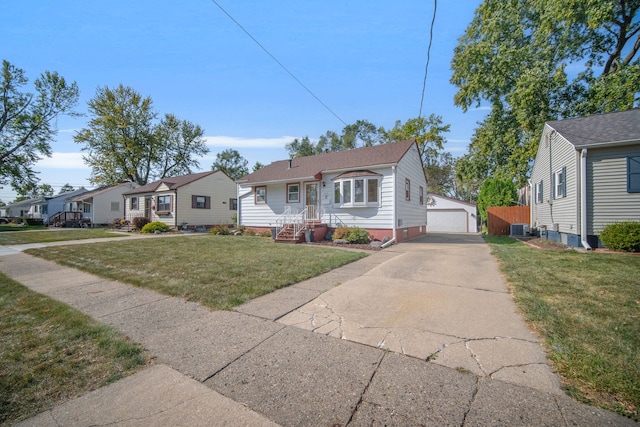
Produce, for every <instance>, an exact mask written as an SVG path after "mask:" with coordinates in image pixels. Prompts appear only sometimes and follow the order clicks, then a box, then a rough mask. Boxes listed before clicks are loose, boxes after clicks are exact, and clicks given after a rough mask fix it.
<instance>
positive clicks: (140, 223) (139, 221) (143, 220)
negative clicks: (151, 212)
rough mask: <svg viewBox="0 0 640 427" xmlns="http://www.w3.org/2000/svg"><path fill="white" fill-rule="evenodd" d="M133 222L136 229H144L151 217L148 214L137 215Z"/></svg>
mask: <svg viewBox="0 0 640 427" xmlns="http://www.w3.org/2000/svg"><path fill="white" fill-rule="evenodd" d="M131 222H132V223H133V226H134V227H135V229H136V230H142V228H143V227H144V226H145V225H147V224H149V218H147V217H146V216H137V217H134V218H133V219H132V220H131Z"/></svg>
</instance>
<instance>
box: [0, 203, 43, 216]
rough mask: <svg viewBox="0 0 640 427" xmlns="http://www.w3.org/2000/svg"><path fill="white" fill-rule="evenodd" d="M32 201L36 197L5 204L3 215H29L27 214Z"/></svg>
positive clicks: (29, 211)
mask: <svg viewBox="0 0 640 427" xmlns="http://www.w3.org/2000/svg"><path fill="white" fill-rule="evenodd" d="M34 201H36V199H26V200H22V201H20V202H17V203H11V204H9V205H7V206H5V207H4V209H5V216H7V217H9V218H25V217H30V216H29V215H30V214H31V205H32V204H33V202H34Z"/></svg>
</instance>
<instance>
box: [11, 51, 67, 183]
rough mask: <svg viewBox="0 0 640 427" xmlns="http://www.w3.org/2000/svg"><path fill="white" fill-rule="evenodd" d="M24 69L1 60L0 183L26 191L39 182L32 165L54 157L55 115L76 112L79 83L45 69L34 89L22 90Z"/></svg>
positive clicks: (24, 78)
mask: <svg viewBox="0 0 640 427" xmlns="http://www.w3.org/2000/svg"><path fill="white" fill-rule="evenodd" d="M27 82H28V79H27V77H26V76H25V72H24V71H23V70H21V69H20V68H17V67H15V66H13V65H11V64H10V63H9V62H8V61H6V60H3V61H2V77H1V79H0V185H6V184H11V186H12V187H13V188H14V189H15V190H16V191H17V192H20V191H27V189H28V188H32V187H33V186H35V185H36V183H37V182H38V178H37V176H36V173H35V172H34V171H33V166H34V165H35V163H36V162H37V161H38V160H39V159H40V158H41V157H42V156H46V157H51V145H50V142H51V140H52V139H53V137H54V136H55V135H56V131H57V130H56V128H55V123H56V118H57V117H58V116H60V115H70V116H73V115H76V113H75V112H74V111H73V108H74V107H75V105H76V104H77V103H78V96H79V91H78V86H77V85H76V83H75V82H73V83H70V84H69V83H67V81H66V80H65V79H64V78H63V77H62V76H60V75H59V74H58V73H56V72H49V71H45V72H44V73H42V74H41V75H40V76H39V77H38V78H37V79H36V80H35V82H34V86H35V93H29V92H25V91H23V87H24V86H25V85H26V84H27Z"/></svg>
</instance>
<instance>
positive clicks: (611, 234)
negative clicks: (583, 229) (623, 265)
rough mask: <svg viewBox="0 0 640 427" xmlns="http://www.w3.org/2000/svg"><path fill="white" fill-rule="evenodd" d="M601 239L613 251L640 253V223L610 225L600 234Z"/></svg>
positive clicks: (627, 222)
mask: <svg viewBox="0 0 640 427" xmlns="http://www.w3.org/2000/svg"><path fill="white" fill-rule="evenodd" d="M600 239H601V240H602V243H604V245H605V246H606V247H607V248H609V249H611V250H612V251H622V252H640V222H637V221H624V222H617V223H615V224H609V225H607V226H606V227H604V229H603V230H602V232H601V233H600Z"/></svg>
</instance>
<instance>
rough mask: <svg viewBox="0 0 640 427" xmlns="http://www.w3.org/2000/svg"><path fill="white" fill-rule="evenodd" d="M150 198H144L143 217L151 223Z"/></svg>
mask: <svg viewBox="0 0 640 427" xmlns="http://www.w3.org/2000/svg"><path fill="white" fill-rule="evenodd" d="M151 203H152V202H151V197H150V196H147V197H145V198H144V216H145V217H146V218H147V219H148V220H149V221H151Z"/></svg>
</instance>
